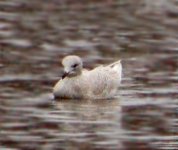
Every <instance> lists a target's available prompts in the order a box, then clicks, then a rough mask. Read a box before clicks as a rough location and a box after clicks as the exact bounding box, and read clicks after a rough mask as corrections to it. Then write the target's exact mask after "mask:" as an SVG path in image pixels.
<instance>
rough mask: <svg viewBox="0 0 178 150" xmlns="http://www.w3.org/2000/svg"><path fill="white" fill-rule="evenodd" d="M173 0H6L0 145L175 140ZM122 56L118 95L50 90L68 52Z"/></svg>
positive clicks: (166, 148)
mask: <svg viewBox="0 0 178 150" xmlns="http://www.w3.org/2000/svg"><path fill="white" fill-rule="evenodd" d="M177 18H178V5H177V1H176V0H171V1H168V0H157V1H153V0H142V1H141V0H134V1H132V0H125V1H123V0H120V1H112V0H111V1H85V2H82V1H70V0H64V1H58V0H46V1H42V0H35V1H24V0H3V1H0V116H1V117H0V149H3V150H5V149H12V150H18V149H19V150H20V149H25V150H32V149H33V150H34V149H38V150H39V149H43V150H56V149H72V150H73V149H117V150H118V149H119V150H157V149H158V150H171V149H173V150H176V149H178V142H177V141H178V119H177V118H178V91H177V86H178V69H177V68H178V36H177V35H178V34H177V29H178V27H177V22H178V19H177ZM69 54H76V55H79V56H81V57H82V58H83V60H84V66H85V67H86V68H93V67H95V66H97V65H99V64H107V63H110V62H113V61H115V60H117V59H120V58H121V59H122V63H123V67H124V70H123V82H122V85H121V87H120V88H119V89H118V95H117V96H116V98H115V99H113V100H97V101H96V100H68V101H66V100H60V99H56V100H52V94H51V91H52V87H53V85H54V84H55V82H56V81H57V80H58V79H59V78H60V75H61V73H60V72H61V70H62V67H61V64H60V61H61V59H62V57H64V56H66V55H69Z"/></svg>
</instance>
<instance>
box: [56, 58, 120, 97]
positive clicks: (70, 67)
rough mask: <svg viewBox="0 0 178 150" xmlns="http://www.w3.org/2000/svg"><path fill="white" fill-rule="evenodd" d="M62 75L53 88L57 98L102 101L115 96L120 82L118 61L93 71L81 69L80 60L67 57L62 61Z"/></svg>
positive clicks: (81, 63)
mask: <svg viewBox="0 0 178 150" xmlns="http://www.w3.org/2000/svg"><path fill="white" fill-rule="evenodd" d="M62 65H63V66H64V74H63V76H62V78H61V79H60V80H59V81H58V82H57V83H56V85H55V86H54V88H53V94H54V96H55V97H58V98H68V99H76V98H79V99H104V98H112V97H113V96H115V95H116V94H117V89H118V87H119V85H120V82H121V75H122V65H121V62H120V60H119V61H116V62H114V63H112V64H110V65H106V66H99V67H96V68H94V69H93V70H86V69H83V62H82V59H81V58H80V57H78V56H75V55H69V56H66V57H64V59H63V60H62Z"/></svg>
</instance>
